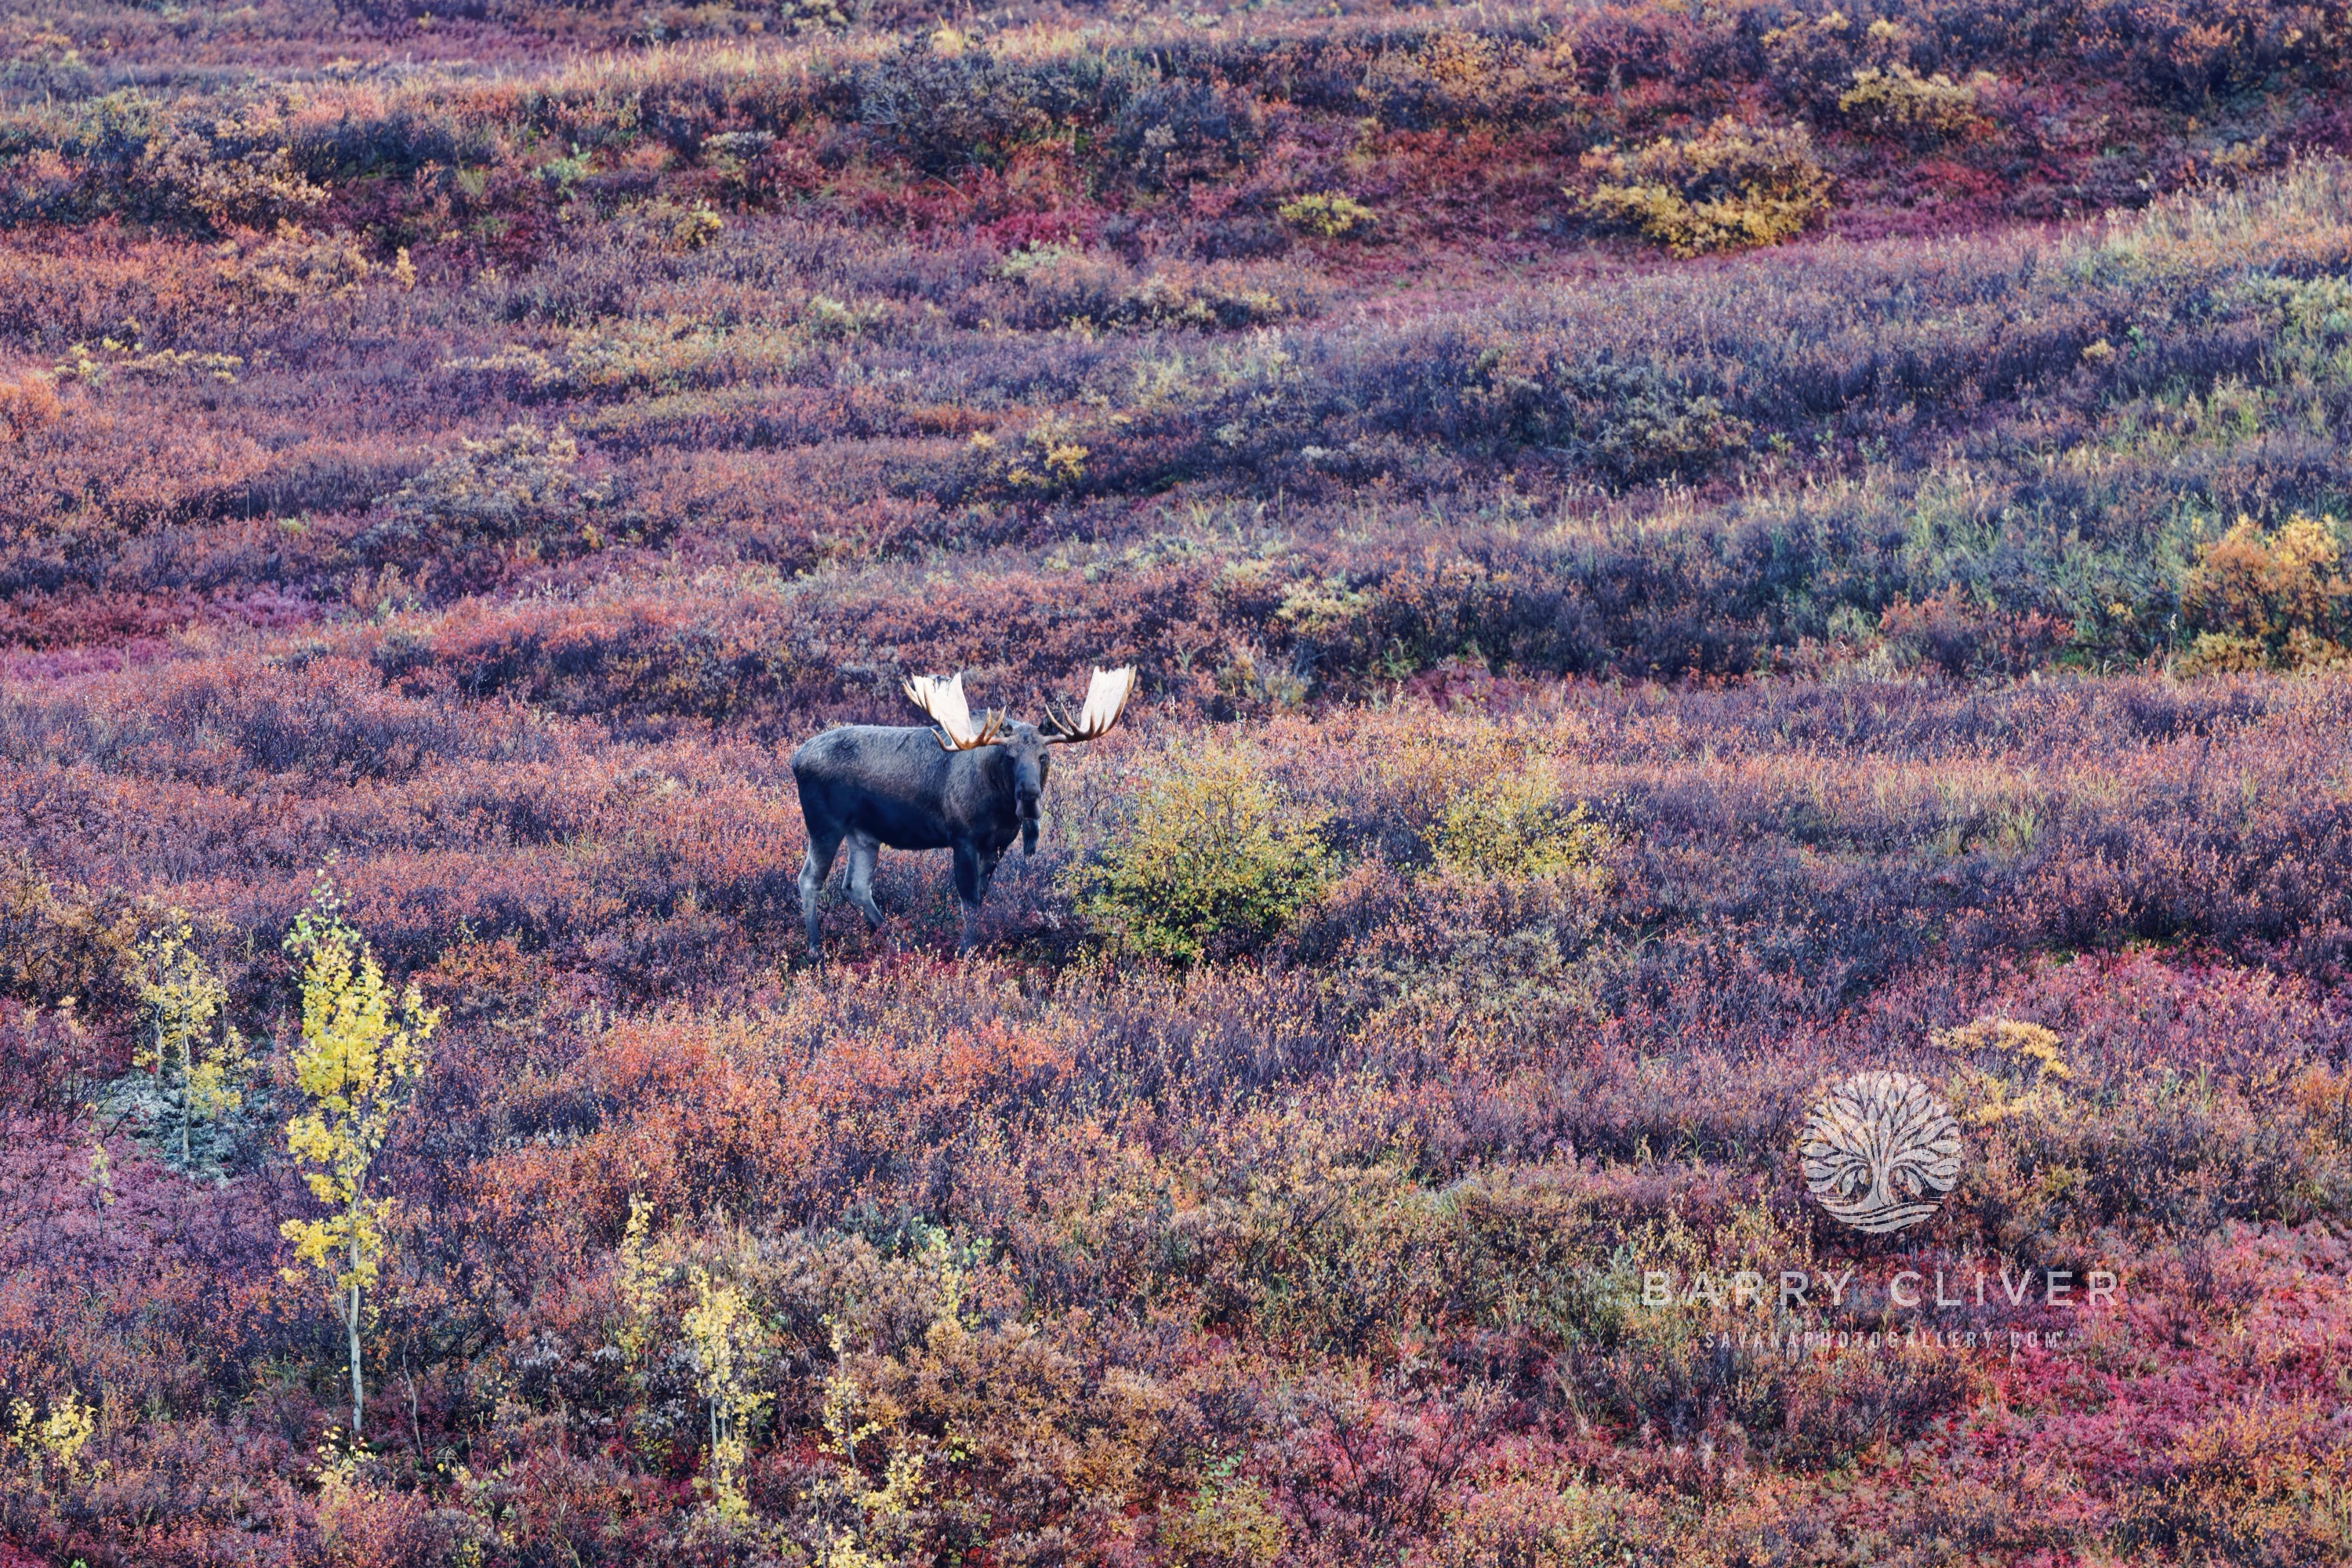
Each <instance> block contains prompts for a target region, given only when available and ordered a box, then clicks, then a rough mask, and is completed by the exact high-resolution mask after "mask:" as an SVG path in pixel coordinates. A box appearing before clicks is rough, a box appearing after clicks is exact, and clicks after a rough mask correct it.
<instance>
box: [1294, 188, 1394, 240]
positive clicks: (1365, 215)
mask: <svg viewBox="0 0 2352 1568" xmlns="http://www.w3.org/2000/svg"><path fill="white" fill-rule="evenodd" d="M1275 216H1277V217H1279V218H1281V219H1282V221H1283V222H1285V223H1286V224H1288V225H1289V226H1291V227H1293V228H1295V229H1297V230H1298V231H1299V232H1300V233H1301V234H1311V235H1313V236H1315V237H1317V238H1318V239H1342V238H1345V237H1347V236H1349V235H1351V234H1359V233H1361V232H1362V231H1363V230H1365V229H1368V228H1370V226H1372V223H1373V220H1374V214H1373V212H1372V209H1371V208H1370V207H1368V206H1366V205H1364V204H1363V203H1361V202H1360V201H1358V200H1357V199H1356V198H1355V197H1353V196H1351V195H1348V194H1347V193H1346V192H1344V191H1318V192H1315V193H1314V194H1312V195H1303V196H1294V197H1293V198H1291V199H1290V200H1289V201H1286V202H1285V203H1283V204H1282V205H1281V206H1279V207H1277V208H1276V209H1275Z"/></svg>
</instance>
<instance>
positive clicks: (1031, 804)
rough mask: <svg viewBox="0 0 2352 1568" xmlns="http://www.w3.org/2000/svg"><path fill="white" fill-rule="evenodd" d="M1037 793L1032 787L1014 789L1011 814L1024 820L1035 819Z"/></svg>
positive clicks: (1031, 820)
mask: <svg viewBox="0 0 2352 1568" xmlns="http://www.w3.org/2000/svg"><path fill="white" fill-rule="evenodd" d="M1037 795H1038V792H1037V791H1035V790H1034V789H1024V790H1016V791H1014V792H1013V816H1017V817H1019V818H1021V820H1022V821H1024V822H1034V821H1036V820H1037Z"/></svg>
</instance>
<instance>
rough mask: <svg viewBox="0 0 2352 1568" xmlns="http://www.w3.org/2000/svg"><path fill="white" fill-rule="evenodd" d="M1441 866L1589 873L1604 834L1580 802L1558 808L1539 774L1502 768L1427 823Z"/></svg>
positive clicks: (1528, 873)
mask: <svg viewBox="0 0 2352 1568" xmlns="http://www.w3.org/2000/svg"><path fill="white" fill-rule="evenodd" d="M1429 847H1430V848H1431V849H1432V850H1433V852H1434V853H1435V854H1436V856H1437V860H1438V864H1440V865H1442V866H1445V867H1448V868H1452V869H1454V870H1459V871H1475V872H1480V873H1484V874H1485V875H1487V876H1492V877H1558V876H1570V875H1573V876H1580V877H1591V876H1593V875H1595V874H1597V871H1598V868H1599V865H1600V859H1601V854H1602V853H1603V852H1604V851H1605V850H1606V849H1607V848H1608V847H1609V834H1608V831H1607V830H1606V829H1605V828H1603V827H1602V826H1601V825H1600V824H1599V823H1597V822H1594V821H1593V820H1592V819H1591V812H1590V810H1589V809H1588V808H1587V807H1586V805H1585V804H1584V803H1583V802H1582V801H1579V802H1577V803H1576V804H1575V805H1573V806H1570V808H1569V809H1567V810H1565V811H1563V810H1561V809H1560V795H1559V785H1558V784H1554V783H1553V782H1552V781H1551V780H1550V779H1549V778H1548V777H1546V776H1545V775H1544V774H1543V773H1541V772H1539V771H1538V770H1536V769H1533V768H1528V769H1522V770H1520V771H1519V772H1517V773H1503V774H1499V775H1496V776H1494V777H1490V778H1488V779H1486V780H1485V781H1484V782H1482V783H1480V784H1475V785H1474V786H1472V787H1471V788H1470V789H1468V790H1466V791H1465V792H1463V793H1462V794H1460V795H1456V796H1454V799H1453V800H1451V801H1450V802H1448V803H1447V804H1446V806H1445V809H1444V812H1443V813H1442V814H1440V816H1438V819H1437V820H1436V822H1434V823H1433V824H1432V825H1431V826H1430V829H1429Z"/></svg>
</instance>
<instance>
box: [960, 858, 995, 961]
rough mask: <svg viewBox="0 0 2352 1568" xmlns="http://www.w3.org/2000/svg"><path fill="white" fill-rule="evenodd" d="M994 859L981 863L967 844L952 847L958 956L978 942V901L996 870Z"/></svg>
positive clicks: (985, 894)
mask: <svg viewBox="0 0 2352 1568" xmlns="http://www.w3.org/2000/svg"><path fill="white" fill-rule="evenodd" d="M994 861H995V857H994V856H989V857H987V858H986V861H985V862H983V860H982V856H981V853H980V851H979V850H978V849H977V848H975V847H973V846H972V845H971V844H970V843H960V844H958V845H957V846H956V847H955V872H954V876H955V892H956V901H957V902H959V903H961V905H962V906H963V936H962V939H961V941H959V942H957V943H956V952H958V953H959V954H961V953H966V952H971V945H972V943H974V942H978V941H979V940H980V900H982V899H984V898H986V897H987V896H988V874H989V872H990V871H992V870H993V869H994V868H995V867H994Z"/></svg>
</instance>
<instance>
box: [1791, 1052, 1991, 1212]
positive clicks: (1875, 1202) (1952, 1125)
mask: <svg viewBox="0 0 2352 1568" xmlns="http://www.w3.org/2000/svg"><path fill="white" fill-rule="evenodd" d="M1797 1153H1798V1155H1799V1157H1800V1158H1801V1160H1802V1161H1803V1167H1804V1173H1805V1185H1806V1186H1807V1187H1809V1188H1811V1190H1812V1194H1813V1196H1815V1197H1816V1198H1819V1199H1820V1200H1821V1204H1822V1207H1823V1208H1825V1209H1827V1210H1828V1211H1829V1212H1830V1214H1831V1215H1832V1216H1833V1217H1834V1218H1836V1219H1839V1220H1841V1221H1843V1223H1845V1224H1846V1225H1849V1226H1853V1228H1854V1229H1856V1230H1860V1231H1867V1232H1869V1233H1871V1234H1873V1235H1883V1234H1885V1233H1886V1232H1888V1231H1896V1230H1904V1229H1907V1228H1908V1227H1910V1226H1915V1225H1917V1224H1918V1223H1919V1222H1920V1221H1921V1220H1924V1219H1926V1218H1927V1217H1928V1216H1929V1215H1932V1214H1934V1213H1935V1212H1936V1209H1937V1205H1940V1204H1941V1203H1942V1202H1943V1201H1944V1194H1946V1193H1948V1192H1950V1191H1951V1190H1952V1184H1953V1183H1954V1182H1957V1181H1958V1180H1959V1176H1960V1124H1959V1123H1958V1121H1954V1120H1953V1119H1952V1112H1951V1108H1950V1107H1948V1106H1947V1105H1946V1104H1945V1103H1944V1102H1943V1100H1941V1099H1939V1098H1937V1094H1936V1091H1935V1090H1933V1089H1929V1088H1928V1087H1927V1085H1926V1084H1924V1083H1922V1082H1920V1081H1919V1080H1918V1079H1916V1078H1913V1077H1912V1076H1911V1075H1910V1074H1908V1073H1900V1072H1862V1073H1856V1074H1854V1075H1853V1077H1852V1078H1849V1079H1843V1081H1841V1082H1838V1083H1835V1084H1832V1085H1831V1086H1830V1089H1829V1092H1828V1093H1826V1094H1824V1095H1822V1098H1821V1100H1819V1101H1818V1102H1817V1103H1816V1104H1815V1105H1814V1106H1813V1113H1812V1115H1811V1116H1810V1117H1808V1118H1806V1121H1805V1129H1804V1131H1803V1132H1802V1133H1801V1135H1800V1136H1799V1138H1798V1142H1797Z"/></svg>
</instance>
